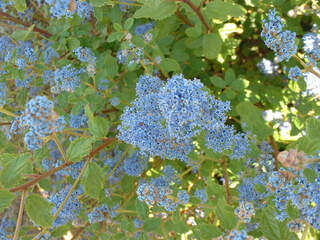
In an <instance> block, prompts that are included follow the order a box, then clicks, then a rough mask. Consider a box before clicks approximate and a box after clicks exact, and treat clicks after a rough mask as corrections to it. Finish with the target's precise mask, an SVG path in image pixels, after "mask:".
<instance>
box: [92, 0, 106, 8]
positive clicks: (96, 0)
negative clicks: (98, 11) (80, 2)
mask: <svg viewBox="0 0 320 240" xmlns="http://www.w3.org/2000/svg"><path fill="white" fill-rule="evenodd" d="M90 3H91V4H92V6H94V7H102V6H103V5H104V4H105V3H106V1H105V0H90Z"/></svg>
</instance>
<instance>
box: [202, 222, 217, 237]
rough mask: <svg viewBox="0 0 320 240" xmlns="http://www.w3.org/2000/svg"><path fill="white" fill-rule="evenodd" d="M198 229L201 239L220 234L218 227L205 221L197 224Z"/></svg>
mask: <svg viewBox="0 0 320 240" xmlns="http://www.w3.org/2000/svg"><path fill="white" fill-rule="evenodd" d="M199 230H200V236H201V239H204V240H206V239H208V240H211V239H212V238H215V237H219V236H220V235H221V234H222V232H221V230H220V229H219V228H218V227H216V226H214V225H212V224H207V223H201V224H200V225H199Z"/></svg>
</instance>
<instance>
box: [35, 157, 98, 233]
mask: <svg viewBox="0 0 320 240" xmlns="http://www.w3.org/2000/svg"><path fill="white" fill-rule="evenodd" d="M91 160H92V157H89V158H88V161H86V163H85V164H84V166H83V168H82V169H81V172H80V174H79V176H78V177H77V179H76V181H75V182H74V183H73V185H72V187H71V189H70V190H69V192H68V194H67V196H66V197H65V199H64V200H63V202H62V203H61V205H60V206H59V208H58V210H57V211H56V212H55V214H54V215H53V217H52V219H53V222H54V221H55V220H56V218H57V217H58V216H59V214H60V212H61V211H62V209H63V208H64V206H65V205H66V203H67V201H68V200H69V198H70V196H71V194H72V192H73V191H74V189H75V188H76V186H77V185H78V183H79V181H80V179H81V177H82V175H83V174H84V171H85V170H86V169H87V167H88V165H89V163H90V162H91ZM46 231H47V230H46V229H43V230H42V231H41V232H40V233H39V234H38V235H37V236H36V237H34V238H33V239H37V238H38V237H42V235H43V234H44V233H45V232H46Z"/></svg>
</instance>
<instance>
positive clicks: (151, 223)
mask: <svg viewBox="0 0 320 240" xmlns="http://www.w3.org/2000/svg"><path fill="white" fill-rule="evenodd" d="M143 230H144V231H146V232H153V231H157V232H159V231H161V219H160V218H149V219H147V220H146V221H145V222H144V224H143Z"/></svg>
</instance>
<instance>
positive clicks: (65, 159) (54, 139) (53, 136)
mask: <svg viewBox="0 0 320 240" xmlns="http://www.w3.org/2000/svg"><path fill="white" fill-rule="evenodd" d="M52 138H53V141H54V142H55V143H56V144H57V146H58V149H59V151H60V153H61V154H62V157H63V160H64V161H65V162H68V159H67V156H66V154H65V152H64V150H63V147H62V145H61V143H60V141H59V139H58V137H57V135H56V134H55V133H54V134H53V135H52Z"/></svg>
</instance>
